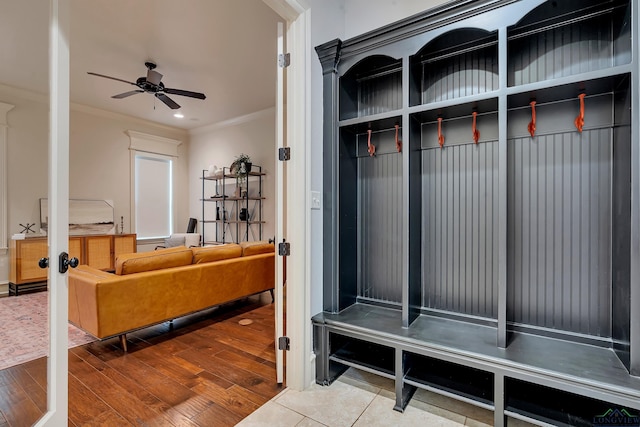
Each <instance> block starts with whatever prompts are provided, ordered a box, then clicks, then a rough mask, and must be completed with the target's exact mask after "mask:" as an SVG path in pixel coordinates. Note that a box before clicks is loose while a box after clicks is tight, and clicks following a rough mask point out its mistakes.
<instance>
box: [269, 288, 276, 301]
mask: <svg viewBox="0 0 640 427" xmlns="http://www.w3.org/2000/svg"><path fill="white" fill-rule="evenodd" d="M269 292H271V303H274V302H276V297H275V296H274V295H273V289H269Z"/></svg>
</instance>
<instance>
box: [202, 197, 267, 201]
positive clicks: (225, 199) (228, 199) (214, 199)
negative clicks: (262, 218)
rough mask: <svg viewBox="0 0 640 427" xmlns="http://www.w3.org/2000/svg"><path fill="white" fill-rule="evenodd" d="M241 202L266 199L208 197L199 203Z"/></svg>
mask: <svg viewBox="0 0 640 427" xmlns="http://www.w3.org/2000/svg"><path fill="white" fill-rule="evenodd" d="M243 200H248V201H257V200H266V197H224V198H223V197H209V198H208V199H200V201H201V202H239V201H243Z"/></svg>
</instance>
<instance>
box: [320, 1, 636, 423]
mask: <svg viewBox="0 0 640 427" xmlns="http://www.w3.org/2000/svg"><path fill="white" fill-rule="evenodd" d="M638 8H639V3H638V2H637V1H636V0H609V1H601V0H598V1H596V0H553V1H552V0H549V1H544V0H464V1H454V2H448V3H446V4H444V5H442V6H440V7H437V8H435V9H432V10H428V11H426V12H424V13H422V14H419V15H415V16H412V17H409V18H407V19H405V20H403V21H400V22H397V23H394V24H391V25H389V26H386V27H383V28H380V29H378V30H375V31H372V32H370V33H367V34H364V35H362V36H359V37H356V38H353V39H351V40H347V41H341V40H333V41H330V42H327V43H325V44H323V45H321V46H318V47H316V51H317V53H318V57H319V59H320V62H321V64H322V69H323V86H324V89H323V90H324V102H323V107H324V130H323V132H324V159H323V162H324V167H323V176H324V178H323V179H324V183H323V186H324V189H323V192H324V194H323V197H324V200H325V204H324V211H323V218H324V220H323V221H324V236H325V237H324V242H323V243H324V249H323V251H324V253H323V256H324V267H323V274H324V294H323V296H324V308H323V312H321V313H318V314H317V315H316V316H314V317H313V326H314V351H315V353H316V355H317V359H316V367H317V372H316V379H317V382H318V383H321V384H325V385H328V384H330V383H331V382H332V381H333V380H335V379H336V378H337V377H338V376H339V375H340V374H341V373H342V372H344V370H346V369H347V368H348V367H350V366H352V367H357V368H359V369H363V370H366V371H369V372H372V373H375V374H378V375H381V376H383V377H387V378H390V379H393V380H394V381H395V385H396V404H395V409H396V410H399V411H402V410H404V408H405V406H406V404H407V403H408V402H409V400H410V399H411V396H412V395H413V393H414V392H415V390H416V389H417V388H423V389H427V390H431V391H435V392H437V393H442V394H445V395H447V396H450V397H454V398H456V399H460V400H463V401H465V402H468V403H472V404H474V405H478V406H480V407H483V408H487V409H490V410H493V411H494V413H495V425H505V424H507V422H508V420H509V419H510V418H518V419H523V420H526V421H529V422H532V423H534V424H539V425H593V424H597V423H598V422H600V423H602V424H605V423H607V422H610V421H612V419H611V417H623V416H624V417H627V418H628V419H629V420H631V421H633V420H634V418H633V417H640V415H639V414H640V377H639V375H640V270H639V268H640V256H639V255H640V228H639V226H640V217H639V214H640V204H639V197H640V175H639V174H638V172H640V169H639V168H640V161H639V160H640V146H639V144H640V138H639V136H640V134H639V129H638V127H639V124H640V114H639V111H640V109H639V90H638V83H639V78H640V75H639V71H640V68H639V62H638V60H639V47H638V46H639V44H640V43H638V40H639V38H638V32H639V24H638V13H639V11H638ZM607 417H609V418H607ZM620 420H621V419H620V418H617V421H620ZM635 420H636V422H638V420H640V418H635Z"/></svg>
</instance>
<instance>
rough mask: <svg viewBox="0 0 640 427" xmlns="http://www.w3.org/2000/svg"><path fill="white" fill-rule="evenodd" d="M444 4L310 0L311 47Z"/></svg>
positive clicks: (314, 307) (315, 109)
mask: <svg viewBox="0 0 640 427" xmlns="http://www.w3.org/2000/svg"><path fill="white" fill-rule="evenodd" d="M443 3H446V1H442V0H311V45H312V46H311V47H312V48H315V46H318V45H320V44H323V43H325V42H328V41H330V40H333V39H336V38H339V39H341V40H347V39H350V38H352V37H355V36H358V35H360V34H363V33H366V32H368V31H372V30H375V29H376V28H379V27H381V26H384V25H387V24H390V23H393V22H395V21H398V20H400V19H403V18H406V17H408V16H411V15H415V14H416V13H420V12H422V11H424V10H427V9H430V8H433V7H435V6H438V5H440V4H443ZM310 84H311V141H310V142H311V147H310V150H311V159H312V160H311V189H312V190H318V191H322V124H323V108H322V68H321V67H320V61H318V56H317V55H316V53H315V51H314V52H312V54H311V82H310ZM310 268H311V313H313V314H316V313H319V312H320V311H322V211H312V214H311V266H310Z"/></svg>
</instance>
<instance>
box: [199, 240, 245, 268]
mask: <svg viewBox="0 0 640 427" xmlns="http://www.w3.org/2000/svg"><path fill="white" fill-rule="evenodd" d="M191 251H192V252H193V263H194V264H202V263H203V262H213V261H221V260H223V259H230V258H238V257H240V256H242V248H241V247H240V245H238V244H236V243H230V244H228V245H216V246H205V247H202V248H191Z"/></svg>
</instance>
